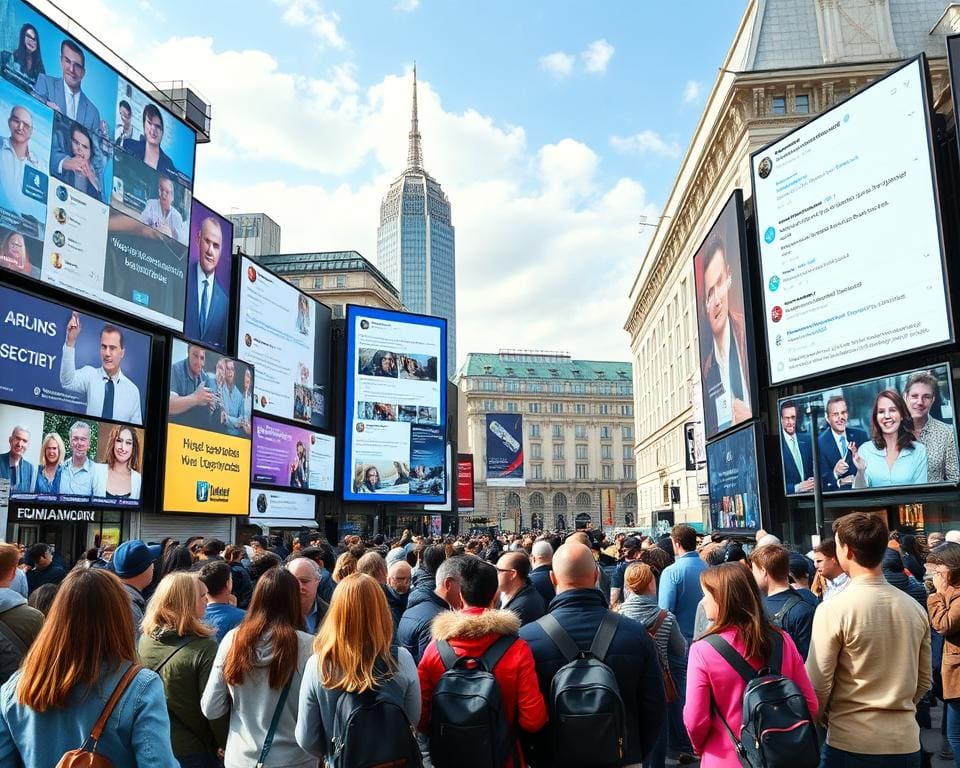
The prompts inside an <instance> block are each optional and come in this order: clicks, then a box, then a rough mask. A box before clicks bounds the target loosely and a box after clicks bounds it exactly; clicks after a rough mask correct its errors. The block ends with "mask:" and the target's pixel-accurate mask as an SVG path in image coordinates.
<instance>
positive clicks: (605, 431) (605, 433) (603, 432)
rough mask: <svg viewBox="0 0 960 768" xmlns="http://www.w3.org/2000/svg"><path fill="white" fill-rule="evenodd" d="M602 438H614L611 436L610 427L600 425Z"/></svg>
mask: <svg viewBox="0 0 960 768" xmlns="http://www.w3.org/2000/svg"><path fill="white" fill-rule="evenodd" d="M600 439H601V440H612V439H613V438H611V437H610V427H600Z"/></svg>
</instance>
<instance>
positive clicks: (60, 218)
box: [53, 208, 67, 224]
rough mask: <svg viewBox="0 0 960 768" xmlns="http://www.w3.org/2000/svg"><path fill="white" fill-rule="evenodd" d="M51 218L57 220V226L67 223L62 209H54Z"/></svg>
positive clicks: (65, 214) (65, 213)
mask: <svg viewBox="0 0 960 768" xmlns="http://www.w3.org/2000/svg"><path fill="white" fill-rule="evenodd" d="M53 218H55V219H56V220H57V223H58V224H66V223H67V212H66V211H65V210H63V208H56V209H54V211H53Z"/></svg>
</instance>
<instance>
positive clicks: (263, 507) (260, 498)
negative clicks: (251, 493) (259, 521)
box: [257, 493, 267, 515]
mask: <svg viewBox="0 0 960 768" xmlns="http://www.w3.org/2000/svg"><path fill="white" fill-rule="evenodd" d="M266 511H267V494H265V493H260V494H257V512H259V513H260V514H261V515H262V514H264V513H265V512H266Z"/></svg>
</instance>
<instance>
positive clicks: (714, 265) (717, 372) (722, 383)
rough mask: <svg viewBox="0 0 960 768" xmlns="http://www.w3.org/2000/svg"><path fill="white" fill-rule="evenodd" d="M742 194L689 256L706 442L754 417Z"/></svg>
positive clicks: (751, 345) (718, 218)
mask: <svg viewBox="0 0 960 768" xmlns="http://www.w3.org/2000/svg"><path fill="white" fill-rule="evenodd" d="M745 253H746V235H745V229H744V221H743V194H742V193H741V191H740V190H739V189H738V190H736V191H735V192H734V193H733V194H732V195H731V196H730V200H729V201H728V202H727V204H726V205H725V206H724V207H723V210H722V211H721V212H720V215H719V216H718V217H717V220H716V222H714V225H713V226H712V227H711V228H710V231H709V232H708V233H707V236H706V238H704V241H703V243H702V244H701V246H700V248H698V249H697V252H696V254H695V255H694V257H693V278H694V283H695V285H696V290H697V328H698V331H699V334H698V335H699V339H700V387H701V392H702V393H703V417H704V432H705V434H706V438H707V439H708V440H709V439H711V438H713V437H715V436H716V435H717V434H719V433H720V432H722V431H724V430H726V429H729V428H730V427H734V426H736V425H737V424H742V423H743V422H745V421H749V420H750V419H752V418H753V414H754V411H755V403H756V397H755V394H756V390H757V385H756V367H755V360H754V358H753V348H754V347H753V324H752V322H751V320H750V313H749V312H748V311H746V308H747V307H750V306H751V304H750V286H749V282H748V281H746V280H744V279H743V277H744V264H745V263H746V262H745V259H744V255H745Z"/></svg>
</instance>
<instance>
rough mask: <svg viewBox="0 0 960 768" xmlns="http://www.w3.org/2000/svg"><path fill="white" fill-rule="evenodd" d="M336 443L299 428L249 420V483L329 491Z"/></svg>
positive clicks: (331, 437) (268, 421)
mask: <svg viewBox="0 0 960 768" xmlns="http://www.w3.org/2000/svg"><path fill="white" fill-rule="evenodd" d="M335 445H336V439H335V438H334V437H333V436H331V435H321V434H320V433H319V432H313V431H311V430H309V429H304V428H303V427H295V426H291V425H289V424H281V423H280V422H279V421H272V420H270V419H264V418H261V417H259V416H254V417H253V476H252V478H253V482H254V483H256V484H258V485H276V486H279V487H281V488H292V489H296V490H304V491H332V490H333V472H334V466H333V465H334V450H335Z"/></svg>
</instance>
